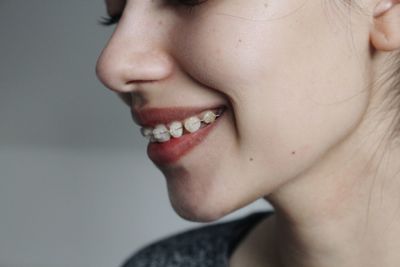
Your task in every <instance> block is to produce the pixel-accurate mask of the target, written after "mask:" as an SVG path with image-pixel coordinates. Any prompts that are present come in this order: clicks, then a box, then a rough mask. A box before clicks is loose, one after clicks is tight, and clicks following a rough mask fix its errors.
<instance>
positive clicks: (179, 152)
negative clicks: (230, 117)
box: [147, 112, 225, 166]
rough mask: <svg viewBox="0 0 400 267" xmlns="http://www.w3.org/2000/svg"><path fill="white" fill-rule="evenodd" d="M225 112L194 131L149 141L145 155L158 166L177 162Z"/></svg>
mask: <svg viewBox="0 0 400 267" xmlns="http://www.w3.org/2000/svg"><path fill="white" fill-rule="evenodd" d="M224 114H225V112H224V113H222V114H221V116H220V117H219V118H218V119H217V120H216V121H215V122H214V123H212V124H209V125H207V126H205V127H203V128H201V129H200V130H198V131H197V132H195V133H191V134H185V135H182V136H181V137H179V138H171V139H170V140H169V141H167V142H165V143H157V142H156V143H149V145H148V146H147V155H148V156H149V158H150V159H151V160H152V161H153V162H154V163H155V164H156V165H159V166H162V165H170V164H172V163H175V162H177V161H178V160H179V159H180V158H182V157H183V156H184V155H186V154H187V153H189V152H190V151H191V150H192V149H193V148H195V147H196V146H198V145H199V144H201V143H202V142H203V141H204V140H205V139H206V137H207V136H208V134H209V133H210V132H211V130H212V129H213V128H214V127H216V126H217V124H218V123H219V121H220V120H221V119H222V117H223V116H224Z"/></svg>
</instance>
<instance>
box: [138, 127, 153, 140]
mask: <svg viewBox="0 0 400 267" xmlns="http://www.w3.org/2000/svg"><path fill="white" fill-rule="evenodd" d="M140 132H141V134H142V135H143V136H144V137H146V138H147V139H150V138H151V136H152V134H153V129H151V128H142V129H140Z"/></svg>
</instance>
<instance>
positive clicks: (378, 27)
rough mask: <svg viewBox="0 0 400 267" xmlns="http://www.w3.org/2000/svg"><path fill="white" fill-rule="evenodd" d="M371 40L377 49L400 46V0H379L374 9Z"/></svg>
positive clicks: (389, 49) (390, 48)
mask: <svg viewBox="0 0 400 267" xmlns="http://www.w3.org/2000/svg"><path fill="white" fill-rule="evenodd" d="M370 40H371V43H372V45H373V46H374V47H375V48H376V49H377V50H381V51H394V50H397V49H399V48H400V0H379V2H378V4H377V5H376V7H375V10H374V20H373V25H372V28H371V31H370Z"/></svg>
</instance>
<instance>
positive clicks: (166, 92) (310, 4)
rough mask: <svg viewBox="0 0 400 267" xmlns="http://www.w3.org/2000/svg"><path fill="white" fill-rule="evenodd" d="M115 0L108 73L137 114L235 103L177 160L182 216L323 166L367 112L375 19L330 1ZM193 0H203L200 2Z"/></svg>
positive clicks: (169, 172)
mask: <svg viewBox="0 0 400 267" xmlns="http://www.w3.org/2000/svg"><path fill="white" fill-rule="evenodd" d="M172 2H180V1H168V0H167V1H162V0H152V1H145V0H128V1H127V2H126V3H125V1H123V0H107V8H108V11H109V13H110V14H111V15H114V14H118V13H121V12H122V10H123V15H122V18H121V20H120V22H119V23H118V25H117V26H116V30H115V32H114V34H113V35H112V37H111V39H110V41H109V43H108V44H107V46H106V48H105V49H104V51H103V52H102V54H101V56H100V58H99V61H98V65H97V73H98V76H99V78H100V80H101V81H102V82H103V83H104V84H105V85H106V86H107V87H109V88H111V89H112V90H114V91H116V92H118V93H119V94H120V95H121V96H123V98H125V99H126V100H127V101H126V102H128V104H130V105H131V107H132V109H133V110H136V111H143V112H146V110H148V109H150V108H171V107H174V108H175V107H200V108H204V109H207V108H211V107H215V106H219V105H225V106H226V107H228V109H227V110H226V112H225V113H224V114H223V115H222V116H221V117H220V118H218V120H217V122H218V123H216V124H215V125H214V127H213V128H212V130H211V131H210V132H209V134H208V135H207V136H206V138H205V139H204V140H203V142H201V143H200V144H198V145H197V146H195V147H194V148H193V149H191V150H190V151H189V152H188V153H186V154H185V155H183V156H182V157H180V158H179V159H178V160H177V161H175V162H173V163H170V164H160V163H157V165H158V167H159V168H160V170H161V171H162V172H163V173H164V175H165V176H166V181H167V186H168V192H169V196H170V200H171V203H172V205H173V207H174V208H175V210H176V211H177V213H178V214H179V215H181V216H182V217H183V218H186V219H189V220H196V221H211V220H215V219H218V218H220V217H222V216H224V215H226V214H228V213H230V212H232V211H234V210H236V209H238V208H240V207H243V206H244V205H247V204H249V203H251V202H253V201H254V200H256V199H258V198H260V197H264V196H267V195H269V194H271V193H273V192H274V191H276V190H277V189H278V188H280V187H282V186H284V185H285V184H286V183H288V182H291V181H294V180H296V179H300V178H301V176H302V175H305V174H306V172H307V171H308V170H310V169H311V168H317V167H318V165H320V164H322V161H323V159H324V158H326V157H327V155H328V154H329V153H330V151H331V150H332V149H333V148H335V147H337V146H339V145H340V143H341V142H342V141H343V140H345V139H346V138H349V136H350V135H351V134H352V133H353V132H354V130H355V129H356V127H357V125H358V124H359V123H360V120H361V119H362V117H363V115H364V113H365V110H366V107H367V103H368V97H369V95H368V92H366V91H363V90H364V89H365V88H366V86H367V84H368V82H370V80H369V76H367V75H366V73H367V72H368V71H369V69H368V68H369V64H368V62H369V61H368V59H369V41H368V27H367V23H368V22H367V21H366V20H367V18H366V17H363V16H362V15H361V14H359V13H355V14H353V15H352V16H351V18H352V21H350V20H349V17H350V16H348V14H347V13H346V12H347V11H348V10H347V9H346V8H345V7H344V5H343V6H342V3H341V2H337V1H330V0H329V1H328V0H327V1H324V0H279V1H278V0H246V1H243V0H208V1H202V3H200V4H199V5H197V6H194V7H192V9H191V10H189V9H188V7H186V6H185V5H184V3H185V2H190V1H181V2H182V3H177V4H174V3H172ZM192 2H193V1H192Z"/></svg>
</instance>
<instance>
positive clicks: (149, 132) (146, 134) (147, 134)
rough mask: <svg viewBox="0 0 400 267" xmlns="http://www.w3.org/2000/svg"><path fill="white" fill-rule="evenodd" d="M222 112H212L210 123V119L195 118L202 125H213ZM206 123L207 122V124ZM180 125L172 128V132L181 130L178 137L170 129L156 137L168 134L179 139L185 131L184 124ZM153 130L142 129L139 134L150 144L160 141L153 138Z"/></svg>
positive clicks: (222, 110) (221, 110) (219, 110)
mask: <svg viewBox="0 0 400 267" xmlns="http://www.w3.org/2000/svg"><path fill="white" fill-rule="evenodd" d="M224 111H225V109H224V108H222V109H218V110H217V111H216V112H214V111H212V113H213V116H214V117H213V118H211V121H210V118H208V119H207V118H205V117H203V118H202V119H200V118H198V117H197V118H198V119H199V122H200V123H203V124H211V123H214V122H215V120H216V119H217V118H218V117H220V116H221V115H222V113H223V112H224ZM188 119H190V118H188ZM207 121H208V122H207ZM180 123H181V126H180V127H178V128H174V129H173V131H181V130H182V133H181V134H180V135H179V136H174V134H173V132H171V129H166V130H165V131H161V132H157V135H163V134H169V135H170V137H173V138H179V137H181V136H182V135H184V134H183V130H184V129H185V123H184V122H180ZM164 126H165V128H167V126H166V125H164ZM200 128H201V126H200ZM200 128H199V129H200ZM154 129H155V128H142V129H141V133H142V135H143V136H144V137H145V138H147V139H149V140H150V142H158V141H160V138H156V137H155V136H154V133H153V130H154ZM185 130H186V131H188V132H191V131H190V130H188V129H187V128H186V129H185ZM146 131H147V132H146ZM196 131H197V130H196ZM161 142H162V141H161Z"/></svg>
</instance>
